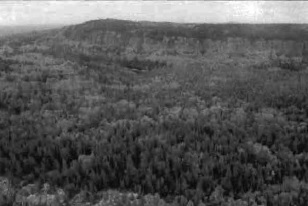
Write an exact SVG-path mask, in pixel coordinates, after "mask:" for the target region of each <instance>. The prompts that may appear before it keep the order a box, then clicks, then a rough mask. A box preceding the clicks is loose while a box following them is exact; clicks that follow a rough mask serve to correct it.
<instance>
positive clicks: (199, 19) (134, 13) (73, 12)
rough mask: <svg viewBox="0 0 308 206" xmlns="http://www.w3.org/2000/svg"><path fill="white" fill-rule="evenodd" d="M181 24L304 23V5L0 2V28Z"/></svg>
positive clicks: (307, 10)
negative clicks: (123, 22)
mask: <svg viewBox="0 0 308 206" xmlns="http://www.w3.org/2000/svg"><path fill="white" fill-rule="evenodd" d="M106 18H114V19H126V20H136V21H143V20H145V21H168V22H181V23H226V22H238V23H308V2H304V1H300V2H297V1H1V2H0V25H41V24H43V25H46V24H61V25H63V24H78V23H82V22H85V21H88V20H94V19H106Z"/></svg>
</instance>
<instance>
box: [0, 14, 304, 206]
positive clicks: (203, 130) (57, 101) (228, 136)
mask: <svg viewBox="0 0 308 206" xmlns="http://www.w3.org/2000/svg"><path fill="white" fill-rule="evenodd" d="M306 32H307V26H306V25H280V24H279V25H245V24H242V25H240V24H225V25H224V24H216V25H214V24H174V23H155V22H131V21H120V20H114V19H107V20H95V21H90V22H85V23H83V24H79V25H72V26H67V27H63V28H58V29H52V30H46V31H40V32H31V33H27V34H16V35H11V36H8V37H5V38H1V40H0V48H1V49H0V205H1V206H11V205H30V206H42V205H52V206H62V205H71V206H81V205H91V206H94V205H95V206H102V205H104V206H114V205H131V206H145V205H147V206H158V205H159V206H161V205H164V206H204V205H211V206H214V205H223V206H242V205H243V206H244V205H245V206H248V205H253V206H261V205H263V206H265V205H268V206H271V205H272V206H276V205H277V206H278V205H283V206H284V205H286V206H291V205H297V206H306V204H307V202H308V156H307V154H308V139H307V133H308V97H307V91H308V69H307V63H306V58H307V51H306V48H307V39H306V38H307V35H306Z"/></svg>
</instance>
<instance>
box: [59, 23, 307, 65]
mask: <svg viewBox="0 0 308 206" xmlns="http://www.w3.org/2000/svg"><path fill="white" fill-rule="evenodd" d="M60 33H61V35H63V36H64V37H65V39H68V40H72V41H77V42H80V44H79V46H82V45H95V48H96V49H97V50H99V51H100V52H105V53H108V54H119V55H120V54H121V55H123V54H124V55H143V56H150V55H155V56H175V55H180V56H188V57H194V58H196V57H197V58H203V57H206V56H209V55H210V56H211V55H226V56H227V57H234V56H240V57H245V56H251V55H259V56H263V57H273V56H278V57H280V56H283V57H287V58H299V61H302V60H303V61H304V62H307V60H308V35H307V34H308V26H307V25H289V24H271V25H250V24H175V23H151V22H131V21H120V20H112V19H107V20H96V21H90V22H86V23H84V24H80V25H75V26H70V27H66V28H64V29H63V30H62V31H61V32H60Z"/></svg>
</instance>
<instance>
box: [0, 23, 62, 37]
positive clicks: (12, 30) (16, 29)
mask: <svg viewBox="0 0 308 206" xmlns="http://www.w3.org/2000/svg"><path fill="white" fill-rule="evenodd" d="M62 26H64V25H25V26H0V37H3V36H7V35H12V34H20V33H27V32H32V31H41V30H46V29H54V28H60V27H62Z"/></svg>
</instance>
